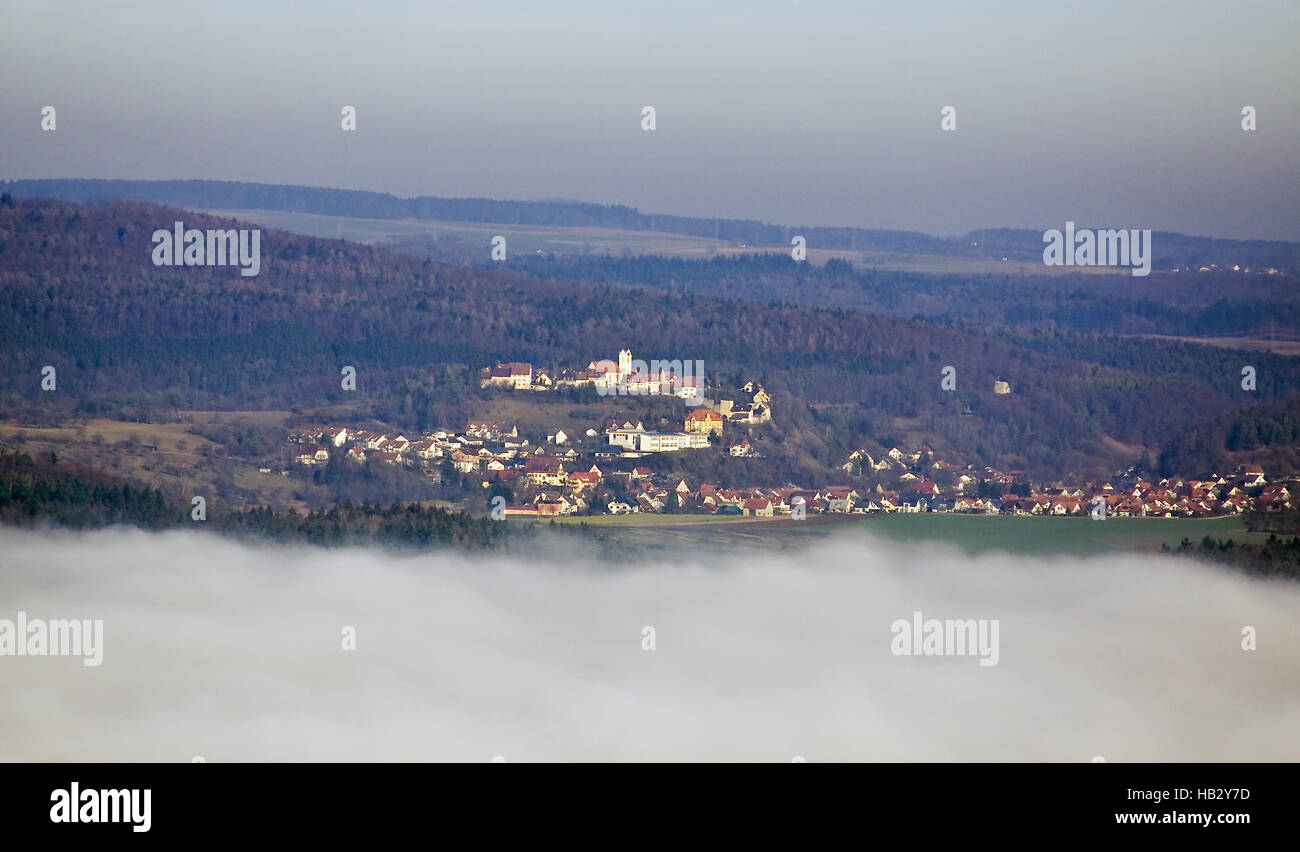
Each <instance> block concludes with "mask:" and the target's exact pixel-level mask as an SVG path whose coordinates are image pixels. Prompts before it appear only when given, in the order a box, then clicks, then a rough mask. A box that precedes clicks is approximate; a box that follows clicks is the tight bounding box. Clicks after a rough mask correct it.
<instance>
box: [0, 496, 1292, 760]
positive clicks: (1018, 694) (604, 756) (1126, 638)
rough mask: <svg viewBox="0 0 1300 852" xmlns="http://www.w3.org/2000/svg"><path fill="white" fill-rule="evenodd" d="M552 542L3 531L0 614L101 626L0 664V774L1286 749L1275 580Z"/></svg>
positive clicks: (835, 544) (1282, 755) (1153, 562)
mask: <svg viewBox="0 0 1300 852" xmlns="http://www.w3.org/2000/svg"><path fill="white" fill-rule="evenodd" d="M1047 523H1050V521H1049V522H1047ZM1062 523H1071V522H1070V521H1063V522H1062ZM1080 523H1088V522H1087V521H1082V522H1080ZM564 545H565V546H564V548H563V553H559V552H558V550H559V549H558V548H557V552H556V553H554V554H549V555H548V554H547V553H546V552H544V551H543V552H540V553H537V554H535V558H533V559H530V560H529V562H528V564H526V565H524V564H520V562H519V560H517V559H516V560H513V561H505V560H501V559H494V560H479V559H473V558H471V557H468V556H466V555H465V554H463V553H457V552H454V551H452V552H441V553H431V554H424V555H420V556H405V557H395V556H392V555H389V554H385V553H383V552H381V551H378V550H309V549H305V548H285V549H281V548H258V549H250V548H247V547H245V546H243V545H241V544H237V543H235V542H232V541H229V540H222V539H218V538H215V537H211V536H207V535H204V534H202V533H195V532H172V533H167V534H153V533H145V532H141V531H138V530H122V529H114V530H105V531H100V532H94V533H87V534H82V535H77V534H72V533H64V532H60V533H51V532H27V531H20V530H15V529H0V568H2V569H3V570H0V603H2V604H3V608H2V609H0V618H3V619H10V620H15V621H16V620H17V613H18V611H20V610H21V611H23V612H25V613H26V614H27V616H28V618H29V619H47V620H52V619H73V618H77V619H102V620H103V643H102V644H103V648H102V653H103V657H102V664H101V665H99V666H98V667H86V666H84V665H83V664H82V661H81V659H80V658H76V657H48V656H47V657H17V656H12V657H11V656H5V657H0V673H2V674H3V678H4V700H3V701H0V760H4V761H13V760H34V761H65V760H90V761H127V762H130V761H162V762H175V761H180V762H185V761H189V760H190V759H191V758H193V757H194V756H196V755H197V756H202V757H204V758H205V759H206V760H208V761H211V762H217V761H235V760H244V761H248V760H253V761H258V760H273V761H274V760H434V761H439V760H465V761H488V760H491V759H492V758H493V757H495V756H497V755H500V756H502V757H504V758H505V759H506V760H507V761H508V762H512V763H513V762H527V761H535V760H632V761H639V760H681V761H701V760H739V761H772V762H789V761H790V760H792V759H793V758H794V757H795V756H796V755H799V756H802V757H804V758H805V759H807V760H808V761H810V762H822V761H837V760H886V761H890V760H923V761H942V760H960V761H999V762H1000V761H1017V760H1034V761H1037V760H1045V761H1062V762H1067V763H1073V762H1088V761H1091V760H1092V759H1093V758H1094V757H1096V756H1100V757H1102V758H1104V759H1105V760H1106V761H1107V762H1131V761H1208V762H1215V761H1273V760H1281V761H1295V760H1297V759H1300V731H1298V730H1297V728H1296V718H1297V713H1298V712H1300V693H1298V692H1297V689H1296V685H1297V683H1300V624H1298V623H1297V621H1296V619H1295V612H1296V609H1297V606H1298V605H1300V592H1298V591H1297V589H1296V588H1295V587H1294V584H1291V583H1285V582H1280V581H1277V582H1263V581H1252V580H1250V579H1247V578H1245V577H1243V576H1241V575H1238V574H1233V573H1230V572H1227V571H1225V570H1220V569H1210V568H1206V567H1203V566H1201V565H1199V564H1197V563H1195V562H1193V561H1191V560H1187V559H1177V558H1173V557H1161V556H1158V555H1137V554H1133V555H1112V556H1110V557H1107V558H1095V559H1087V560H1084V559H1076V558H1070V557H1064V556H1053V557H1051V558H1033V559H1030V558H1020V557H1010V556H1006V555H1004V554H997V553H990V554H986V555H984V556H979V557H968V556H964V555H961V554H959V553H957V552H956V551H952V550H948V549H945V548H942V547H938V546H935V545H927V544H909V545H904V544H899V543H892V542H886V541H878V540H873V539H871V538H869V537H867V536H865V535H863V536H861V537H860V538H858V539H856V540H852V541H851V540H847V539H839V540H832V541H827V542H825V543H823V544H820V545H818V546H817V547H816V548H814V549H813V550H812V551H811V552H794V553H773V552H771V551H765V552H758V551H748V550H745V549H736V550H733V551H729V552H728V553H725V554H718V553H702V552H696V553H692V552H686V553H676V552H669V553H667V554H665V555H663V556H660V557H658V558H657V559H656V560H655V561H653V562H648V563H644V564H630V565H629V564H626V563H624V564H621V565H620V567H619V568H616V569H611V568H610V566H609V564H608V561H607V560H605V561H603V562H602V561H601V560H600V559H599V558H598V556H597V554H595V553H594V552H589V551H588V550H587V549H586V548H583V547H575V546H574V543H573V542H572V541H566V542H564ZM916 611H919V612H921V613H922V614H923V617H924V618H926V619H930V618H933V619H960V620H965V619H997V620H998V623H999V631H998V637H999V638H998V646H999V653H998V661H997V664H996V665H993V666H981V665H980V659H979V658H978V657H976V656H896V655H894V654H893V653H892V651H891V644H892V643H893V641H894V634H892V633H891V626H892V622H893V621H894V620H907V619H909V618H910V617H911V615H912V613H913V612H916ZM1245 625H1250V626H1252V627H1254V628H1255V630H1256V631H1257V649H1256V650H1254V651H1246V650H1242V648H1241V629H1242V627H1243V626H1245ZM345 626H347V627H352V628H354V629H355V640H356V644H355V650H344V649H343V628H344V627H345ZM647 626H649V627H653V628H654V629H655V647H654V650H652V651H651V650H644V648H643V642H644V639H643V635H644V628H645V627H647Z"/></svg>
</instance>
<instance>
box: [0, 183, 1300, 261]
mask: <svg viewBox="0 0 1300 852" xmlns="http://www.w3.org/2000/svg"><path fill="white" fill-rule="evenodd" d="M0 190H2V191H8V192H10V193H11V194H13V195H15V196H20V197H39V198H60V199H63V200H65V201H81V202H88V201H113V200H127V201H144V202H151V203H156V204H169V205H174V206H177V207H183V208H187V209H200V210H202V209H208V210H212V209H215V210H235V209H238V210H284V211H292V212H297V213H315V214H320V215H325V216H347V217H355V218H369V219H436V220H444V221H457V222H493V223H500V224H507V225H509V224H514V225H544V226H569V227H599V228H621V229H626V230H636V231H657V232H661V233H665V234H685V235H690V236H695V237H708V238H714V237H716V238H717V239H719V240H723V241H726V242H731V243H737V244H739V243H745V244H748V245H751V246H771V247H781V248H782V249H784V250H787V251H788V249H789V246H790V236H791V234H800V235H802V236H804V237H805V238H806V239H807V241H808V245H809V246H813V247H816V248H822V249H840V250H857V251H883V252H896V253H904V254H933V255H948V256H956V257H978V258H992V259H999V258H1001V257H1003V256H1006V257H1008V258H1010V259H1012V260H1026V261H1038V262H1041V260H1042V255H1043V231H1042V230H1041V229H1039V230H1034V229H1024V228H985V229H980V230H978V231H972V232H971V233H969V234H964V235H962V236H958V237H935V236H930V235H929V234H922V233H918V232H916V231H898V230H880V229H868V228H853V227H844V226H839V227H836V226H825V225H814V224H807V223H805V224H772V223H767V222H760V221H757V220H753V219H722V218H706V217H691V216H675V215H671V214H666V213H646V212H643V211H640V210H637V209H636V208H634V207H628V206H625V205H621V204H592V203H584V202H577V201H503V200H496V199H489V198H434V197H429V196H420V197H416V198H399V197H397V196H395V195H389V194H387V193H380V192H365V191H358V190H346V189H329V188H324V187H310V186H286V185H281V184H261V183H245V182H235V181H213V180H180V181H175V180H158V181H152V180H139V181H137V180H92V179H83V178H70V179H50V180H16V181H9V182H6V183H0ZM1064 226H1065V223H1064V222H1045V223H1042V228H1063V227H1064ZM1079 227H1080V228H1084V227H1094V228H1095V227H1104V228H1140V227H1141V225H1140V223H1136V222H1101V223H1095V222H1094V223H1083V222H1081V223H1079ZM1153 245H1154V250H1155V257H1154V262H1155V265H1156V267H1157V268H1160V269H1168V268H1172V267H1174V266H1182V267H1186V266H1189V265H1190V266H1193V267H1195V266H1198V265H1201V264H1211V263H1213V264H1217V265H1219V266H1225V267H1229V268H1231V267H1232V266H1233V265H1241V266H1251V267H1275V268H1278V269H1282V270H1287V271H1290V272H1293V273H1295V272H1300V243H1294V242H1280V241H1265V240H1221V239H1212V238H1209V237H1197V236H1188V235H1185V234H1176V233H1170V232H1165V231H1157V232H1156V233H1155V234H1153Z"/></svg>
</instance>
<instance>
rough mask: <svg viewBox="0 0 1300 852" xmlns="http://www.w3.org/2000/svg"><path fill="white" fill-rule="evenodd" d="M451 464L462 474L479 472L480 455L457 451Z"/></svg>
mask: <svg viewBox="0 0 1300 852" xmlns="http://www.w3.org/2000/svg"><path fill="white" fill-rule="evenodd" d="M451 463H452V466H453V467H455V468H456V470H457V471H458V472H460V473H473V472H474V471H476V470H478V454H477V453H467V452H465V451H464V450H456V451H455V452H453V453H452V454H451Z"/></svg>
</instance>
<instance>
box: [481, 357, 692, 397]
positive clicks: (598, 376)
mask: <svg viewBox="0 0 1300 852" xmlns="http://www.w3.org/2000/svg"><path fill="white" fill-rule="evenodd" d="M480 378H481V384H482V385H483V386H484V387H508V388H511V389H513V390H538V391H546V390H552V389H554V388H564V387H573V388H576V387H582V386H584V385H589V386H591V387H594V388H596V390H598V391H600V392H601V393H602V394H608V393H615V394H619V395H624V396H626V395H634V396H636V395H645V396H653V395H659V394H663V395H665V396H676V397H680V398H681V399H685V400H697V399H700V398H702V397H703V388H704V371H703V362H701V361H681V360H675V361H660V360H654V361H651V362H650V363H649V364H647V363H646V362H645V361H640V360H637V359H634V358H633V357H632V350H630V349H623V350H621V351H620V352H619V353H618V360H617V361H609V360H602V361H591V362H590V363H588V364H587V367H586V369H577V368H570V367H565V368H563V369H560V370H558V371H551V370H547V369H546V368H544V367H537V368H536V369H534V367H533V365H532V364H529V363H527V362H520V361H512V362H510V363H506V364H497V365H496V366H495V367H485V368H483V370H482V372H481V375H480Z"/></svg>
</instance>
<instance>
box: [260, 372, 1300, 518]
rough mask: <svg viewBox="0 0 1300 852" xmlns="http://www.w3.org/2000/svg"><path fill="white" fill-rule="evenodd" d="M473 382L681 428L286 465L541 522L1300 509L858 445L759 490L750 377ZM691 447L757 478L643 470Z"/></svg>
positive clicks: (1265, 497) (372, 440)
mask: <svg viewBox="0 0 1300 852" xmlns="http://www.w3.org/2000/svg"><path fill="white" fill-rule="evenodd" d="M684 363H689V362H684ZM481 381H482V383H483V384H484V386H486V387H493V386H495V387H502V388H506V389H509V391H511V392H518V393H545V392H547V391H552V390H554V389H556V388H560V387H566V386H567V387H577V386H582V385H584V384H586V385H592V386H596V387H597V388H598V390H602V395H603V396H617V395H620V394H623V395H628V396H638V395H648V396H653V395H663V396H669V397H676V398H678V399H681V400H682V401H683V403H684V404H683V406H682V408H683V414H682V416H681V420H680V423H681V427H680V429H673V430H665V429H649V428H647V427H646V425H645V424H644V423H643V422H642V421H641V420H640V419H639V418H636V417H631V416H627V415H623V414H617V415H615V416H611V417H608V418H606V419H605V420H604V421H603V422H601V423H593V424H592V425H591V426H589V427H588V428H586V429H583V430H573V432H572V433H571V432H570V431H567V430H565V429H555V430H553V431H548V432H547V433H546V434H540V433H539V434H521V432H520V430H519V429H518V428H517V427H516V426H514V425H512V424H508V423H504V422H499V421H491V420H471V421H469V422H468V423H465V424H464V425H463V427H462V428H460V429H454V430H453V429H439V430H435V431H429V432H427V433H425V434H419V435H410V436H408V435H405V434H397V433H393V434H388V433H381V432H377V431H373V430H367V429H360V428H354V427H351V426H347V425H337V424H336V425H322V426H320V427H319V428H315V427H313V428H307V429H299V430H296V431H295V432H293V433H291V434H290V436H289V440H290V441H291V442H292V443H293V444H294V451H293V462H294V464H295V465H300V466H304V467H313V466H319V465H329V464H349V465H374V464H383V465H395V466H401V467H405V468H410V469H413V470H416V471H419V472H421V473H422V474H424V475H425V476H426V477H428V478H429V479H430V480H432V481H434V482H447V481H450V480H453V479H458V480H459V481H460V483H461V484H462V485H468V486H471V487H474V486H477V488H480V489H481V490H482V491H483V492H484V494H485V495H498V494H499V495H504V496H506V497H507V498H508V505H507V508H506V513H507V514H508V515H532V516H543V517H544V516H564V515H578V514H582V515H590V514H631V513H640V512H652V513H656V512H667V513H675V512H685V513H704V514H715V515H720V516H726V515H733V516H745V517H757V518H771V517H777V516H781V515H787V516H788V515H791V514H792V513H795V514H800V513H811V514H827V513H848V514H865V513H893V512H908V513H912V512H961V513H978V514H1012V515H1055V516H1084V515H1088V514H1090V513H1094V514H1095V513H1096V512H1097V511H1098V508H1097V507H1098V505H1099V504H1104V506H1105V513H1106V514H1107V515H1110V516H1116V517H1209V516H1216V515H1236V514H1240V513H1243V512H1246V511H1249V510H1253V509H1261V510H1270V509H1277V510H1282V509H1291V508H1294V507H1295V506H1297V505H1300V481H1296V480H1295V479H1281V480H1278V481H1272V480H1271V479H1270V478H1269V477H1268V476H1266V474H1265V471H1264V470H1263V469H1262V468H1260V467H1259V466H1257V465H1244V466H1241V467H1239V468H1238V469H1236V470H1234V471H1232V472H1231V473H1225V474H1217V473H1216V474H1212V475H1208V476H1203V477H1201V478H1182V477H1167V478H1159V479H1153V478H1151V477H1150V476H1149V475H1148V474H1146V473H1145V472H1144V471H1140V470H1138V469H1136V468H1134V469H1130V470H1128V471H1119V472H1116V473H1115V475H1114V476H1113V477H1112V478H1111V479H1109V480H1107V481H1089V482H1080V483H1067V482H1050V483H1043V482H1030V481H1029V480H1028V479H1027V478H1026V477H1025V476H1024V475H1023V473H1022V472H1020V471H1015V470H1012V471H999V470H996V469H994V468H992V467H988V466H984V467H976V466H975V465H960V464H958V463H956V462H953V461H949V460H946V459H944V458H941V457H939V456H938V455H937V454H936V453H935V452H934V451H933V450H932V449H930V448H929V447H919V448H914V449H904V448H900V447H891V448H890V449H888V450H887V451H885V452H883V453H880V454H879V455H878V457H873V455H872V454H871V453H870V452H868V451H867V450H866V449H858V450H855V451H853V452H852V453H850V454H849V455H848V456H847V458H845V459H844V462H843V464H842V465H841V466H840V470H841V471H842V472H843V475H842V476H840V477H838V478H839V479H840V480H842V481H839V482H833V483H825V484H796V483H787V484H785V485H783V486H781V487H773V486H771V485H770V484H764V485H760V484H758V483H760V482H764V481H770V477H764V476H763V475H762V473H763V465H764V457H763V455H762V454H761V453H759V452H758V451H757V450H756V449H755V447H754V445H753V444H752V443H751V442H750V440H749V436H748V434H747V433H749V430H750V429H751V428H754V427H758V428H761V427H762V426H763V425H765V424H770V423H771V422H772V399H771V396H770V395H769V394H768V393H767V391H766V390H765V389H764V388H763V386H762V385H761V384H759V383H757V382H755V381H747V382H745V383H744V384H743V385H742V386H741V387H739V388H736V389H734V390H733V391H725V390H722V389H718V388H711V389H709V391H708V393H707V394H706V393H705V388H706V383H705V378H704V376H703V375H702V371H701V372H699V373H695V374H693V375H692V374H689V371H688V370H686V369H665V368H664V367H663V366H662V362H657V361H656V362H652V364H651V365H646V364H644V363H643V362H639V361H635V360H634V359H633V358H632V354H631V352H630V351H629V350H626V349H625V350H623V351H622V352H620V353H619V357H618V360H617V361H593V362H590V363H589V364H588V366H587V367H586V369H582V370H561V371H558V372H557V373H556V374H555V375H552V374H550V373H548V372H546V371H544V370H535V369H534V368H533V366H532V365H531V364H527V363H506V364H498V365H496V366H495V367H491V368H485V369H484V370H483V372H482V379H481ZM1006 391H1007V389H1005V388H1001V387H1000V388H997V389H996V392H999V393H1005V392H1006ZM617 402H618V400H611V403H612V404H617ZM696 452H698V453H707V454H711V455H712V456H714V457H718V458H721V459H724V460H727V462H728V463H729V464H733V465H737V466H739V470H740V472H741V474H742V476H743V475H744V474H751V475H752V478H753V482H754V483H755V484H753V485H752V486H742V487H723V486H721V485H720V484H718V483H717V482H709V481H704V480H702V479H700V478H692V477H690V476H683V475H680V474H679V473H673V472H664V471H663V470H662V469H660V468H662V466H661V465H656V464H651V463H650V462H651V460H652V459H653V458H654V457H657V456H662V455H663V454H677V453H688V454H689V453H696ZM264 472H269V471H264ZM732 479H734V477H732Z"/></svg>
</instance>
